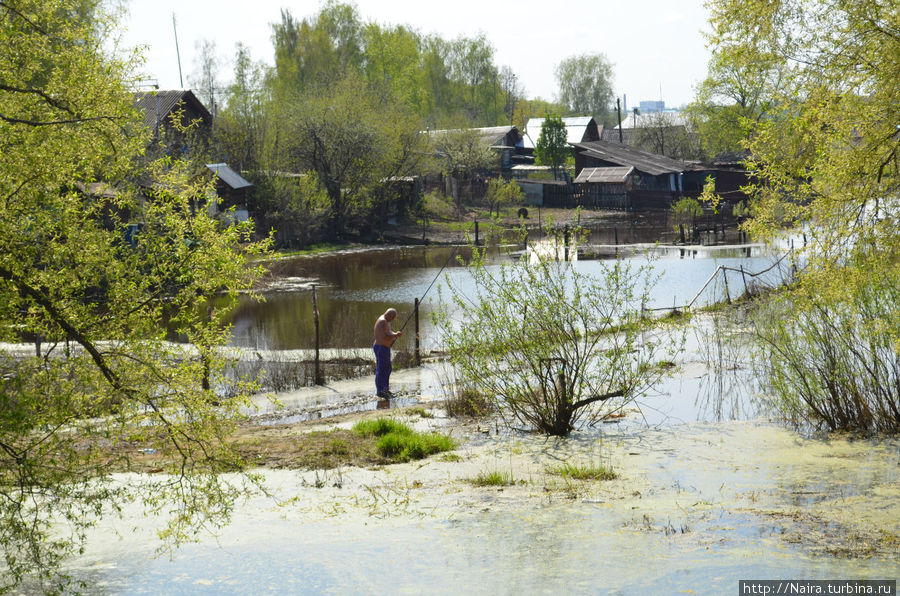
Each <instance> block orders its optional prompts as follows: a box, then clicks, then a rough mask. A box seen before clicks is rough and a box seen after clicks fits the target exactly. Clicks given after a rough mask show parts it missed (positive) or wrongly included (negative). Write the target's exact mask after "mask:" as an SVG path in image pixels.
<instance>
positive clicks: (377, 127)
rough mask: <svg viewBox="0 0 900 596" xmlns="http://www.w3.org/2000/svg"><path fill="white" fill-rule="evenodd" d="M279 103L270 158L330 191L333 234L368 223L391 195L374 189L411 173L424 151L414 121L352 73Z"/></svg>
mask: <svg viewBox="0 0 900 596" xmlns="http://www.w3.org/2000/svg"><path fill="white" fill-rule="evenodd" d="M280 109H281V110H282V114H283V116H282V117H281V118H280V120H282V121H283V122H284V124H283V126H282V131H283V133H284V137H282V138H280V141H279V143H278V144H277V145H275V146H273V147H272V156H273V162H275V163H279V164H281V165H280V166H279V167H278V169H279V170H287V171H294V172H296V171H306V170H311V171H313V172H315V173H316V177H317V179H318V185H319V187H320V188H321V189H322V190H324V192H325V193H326V195H327V197H328V207H327V228H328V232H329V236H330V237H331V238H341V237H343V236H344V235H345V234H346V233H347V231H348V230H349V229H351V228H353V229H357V230H358V229H360V227H361V226H364V225H365V222H367V221H370V220H371V217H372V215H373V213H374V212H377V211H378V208H379V207H380V204H379V200H380V201H382V202H383V201H386V200H388V199H389V198H390V195H389V194H382V193H380V192H379V190H380V189H382V188H383V187H384V186H385V185H388V184H391V183H392V181H393V180H394V179H395V178H396V177H399V176H405V175H407V174H409V173H412V172H414V171H415V170H416V168H417V164H418V163H419V160H421V159H422V156H423V155H424V151H423V150H422V149H423V148H422V147H421V146H420V144H421V142H422V140H421V139H420V137H419V136H418V135H417V132H418V130H419V123H418V121H417V120H416V119H415V118H414V117H413V116H412V115H410V114H408V113H407V112H406V111H405V110H404V109H403V108H402V107H401V106H399V105H397V104H395V103H391V102H390V101H388V99H387V98H383V97H378V96H376V95H375V94H373V93H371V92H370V91H369V90H367V88H366V87H365V85H364V84H363V83H362V82H361V81H360V80H359V79H358V78H357V77H356V76H348V77H347V78H346V79H343V80H341V81H338V82H337V83H335V84H334V85H333V86H331V87H328V88H325V89H315V90H314V91H311V92H308V93H304V94H302V95H297V96H294V97H293V98H292V99H291V100H290V101H286V102H285V103H284V104H282V105H281V107H280ZM383 110H389V111H390V113H391V117H390V118H385V117H384V112H383Z"/></svg>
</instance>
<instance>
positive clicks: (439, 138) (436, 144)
mask: <svg viewBox="0 0 900 596" xmlns="http://www.w3.org/2000/svg"><path fill="white" fill-rule="evenodd" d="M431 144H432V149H433V151H434V153H435V154H436V155H437V156H438V157H437V161H438V166H439V167H440V171H441V172H442V173H443V174H444V175H445V176H447V177H448V178H449V179H451V185H455V186H452V187H451V192H450V194H451V195H452V196H453V201H454V204H455V205H456V211H457V213H458V214H461V213H462V211H463V205H462V197H463V193H462V192H461V191H460V187H461V186H462V185H463V184H465V183H469V184H470V188H471V181H472V179H473V178H474V177H475V176H476V175H477V174H479V173H481V172H483V171H484V170H486V169H488V168H490V167H491V166H492V165H493V164H494V162H495V160H496V154H495V153H494V151H493V150H492V149H491V148H490V146H488V144H487V143H485V142H484V140H483V139H482V137H481V135H480V134H479V132H478V131H477V130H474V129H470V128H466V129H456V130H446V131H443V130H442V131H437V132H435V133H433V134H432V138H431ZM469 194H470V198H471V190H470V193H469Z"/></svg>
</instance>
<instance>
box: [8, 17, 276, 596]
mask: <svg viewBox="0 0 900 596" xmlns="http://www.w3.org/2000/svg"><path fill="white" fill-rule="evenodd" d="M103 6H105V4H104V3H101V2H99V1H96V2H93V1H84V2H80V3H77V4H76V5H75V8H73V3H72V2H68V1H64V0H58V1H54V0H3V1H2V2H0V47H3V51H2V52H0V321H2V322H3V323H2V325H0V341H4V342H16V341H21V338H22V337H23V336H36V337H39V338H42V340H43V341H44V342H45V343H44V345H45V346H47V347H46V349H44V350H42V351H41V353H40V356H37V357H21V356H10V355H9V354H4V357H3V360H2V362H0V366H2V369H3V373H2V376H0V544H2V548H3V555H4V571H3V575H2V588H5V589H9V588H11V587H13V586H15V585H17V584H18V583H19V582H20V581H21V580H22V579H23V578H25V577H28V576H32V575H36V576H37V578H38V579H39V580H40V581H41V582H43V587H44V589H46V590H48V591H53V590H55V589H57V588H59V587H60V585H61V584H64V582H65V578H64V577H63V575H62V574H61V572H60V565H61V563H62V562H63V560H64V558H65V557H66V556H67V555H70V554H72V553H77V552H79V549H80V547H81V545H82V543H83V540H84V538H85V532H86V529H87V528H88V527H90V526H91V525H92V524H93V523H94V521H95V520H96V519H97V518H98V517H99V516H101V515H108V514H111V512H115V511H117V510H118V508H119V507H120V506H121V505H122V504H123V503H124V502H125V501H127V500H129V499H137V500H139V501H140V502H142V503H143V504H144V505H145V508H146V511H147V512H148V513H157V514H160V515H161V519H162V520H163V523H164V524H166V525H165V528H164V529H162V530H161V531H160V535H161V537H163V538H164V540H165V543H166V544H168V545H173V544H178V543H180V542H182V541H183V540H186V539H189V538H190V537H191V536H194V535H195V534H196V533H197V532H199V531H200V530H201V529H202V528H203V527H208V526H216V525H218V524H221V523H223V522H225V521H227V519H228V515H229V513H230V511H231V504H232V502H233V500H234V499H235V498H236V497H237V496H238V495H239V494H241V493H242V492H243V491H244V489H245V487H242V486H241V485H240V483H229V484H225V483H220V482H219V480H218V475H219V473H221V472H224V471H229V472H232V471H238V470H241V469H242V467H243V464H242V462H241V459H240V457H238V455H237V454H236V453H235V451H234V449H233V448H232V447H231V446H230V444H229V443H228V441H227V440H226V437H227V435H228V433H229V432H230V430H231V429H232V428H233V426H234V424H235V423H236V421H238V420H239V419H240V417H241V413H240V410H241V408H244V407H246V406H248V405H249V403H248V398H247V393H246V388H244V390H240V388H238V390H237V391H236V393H237V397H236V398H234V399H229V400H227V401H226V402H222V403H219V404H218V405H216V403H217V396H216V394H215V393H214V391H213V390H212V389H203V384H204V383H203V381H204V380H205V379H208V378H209V377H210V376H211V377H212V380H213V387H215V386H216V385H220V386H221V384H222V383H224V382H225V381H224V379H223V374H222V373H223V368H222V367H223V362H222V361H221V358H219V357H218V356H217V353H218V352H217V351H216V349H215V347H216V346H217V345H219V344H221V343H222V342H223V341H224V339H225V333H226V330H225V329H223V328H222V326H221V325H220V323H221V316H222V313H216V314H214V315H213V317H212V320H209V317H207V316H206V313H205V309H203V308H201V305H202V304H204V302H205V301H206V300H208V299H210V298H211V297H213V296H215V295H219V294H220V293H222V292H224V293H225V294H226V295H227V296H230V297H232V299H234V297H236V294H237V292H238V291H240V290H242V289H245V288H247V287H249V284H250V283H251V282H252V281H253V279H254V277H255V276H256V275H258V274H259V271H258V270H256V269H254V268H252V267H249V266H248V265H247V259H248V256H249V255H248V252H250V253H252V252H257V251H258V250H259V249H260V248H261V247H259V246H254V245H242V243H243V242H244V241H246V234H247V232H248V229H247V227H246V226H233V227H223V226H222V225H221V224H220V223H219V222H218V221H217V220H215V219H213V218H211V217H209V216H208V215H207V214H206V213H207V212H206V210H200V211H199V212H198V213H197V214H196V215H192V209H191V207H192V201H194V202H195V201H196V200H198V199H199V198H201V197H202V198H205V197H209V196H211V193H212V189H211V188H208V187H206V186H202V185H197V184H192V183H191V182H190V180H191V179H192V177H193V175H194V174H195V173H196V172H194V171H193V170H191V169H190V165H189V164H181V163H179V162H176V161H171V160H165V161H162V162H155V163H153V164H151V165H150V167H149V168H148V169H146V170H138V169H136V165H135V164H136V159H137V158H138V157H139V156H140V154H141V153H142V152H143V150H144V146H145V143H146V142H147V141H148V140H149V136H148V134H147V133H146V131H143V130H142V128H141V127H142V125H141V120H140V118H139V117H138V115H137V114H136V113H135V111H134V109H133V108H132V105H131V94H130V92H129V88H128V85H127V82H128V78H127V77H128V76H129V75H128V73H131V72H135V71H136V68H135V66H136V65H135V64H134V63H133V62H130V61H128V60H123V59H122V58H120V57H119V56H120V54H117V53H114V52H110V51H109V50H108V47H109V46H108V45H107V40H108V39H109V36H110V34H112V33H113V32H114V31H115V28H116V20H115V18H114V15H110V14H109V13H106V12H104V11H103V10H102V7H103ZM136 180H139V181H141V182H142V183H144V184H147V183H148V181H152V183H150V184H149V186H147V187H145V188H148V189H152V190H146V191H145V192H147V193H149V195H150V196H149V197H147V200H142V198H141V197H140V196H139V195H138V192H137V191H138V189H137V188H136V187H135V184H134V181H136ZM98 189H99V191H98ZM212 196H214V195H212ZM194 204H195V203H194ZM138 222H139V223H141V224H142V230H141V231H140V232H139V233H137V234H136V235H133V236H131V237H130V240H131V242H129V237H128V236H127V235H126V233H125V224H128V223H138ZM132 242H133V244H132ZM167 321H168V322H169V324H170V325H171V327H172V328H173V329H174V330H175V331H177V332H179V333H182V334H184V335H185V336H187V338H188V339H189V340H190V341H191V342H192V343H193V344H194V346H195V349H194V350H191V349H189V348H173V347H171V346H170V344H168V343H166V342H165V341H164V339H165V337H166V322H167ZM198 356H199V358H198ZM131 447H142V448H148V449H156V450H158V452H159V453H160V454H161V455H162V456H163V457H164V458H165V460H166V462H167V463H166V465H165V471H166V472H168V473H169V474H166V475H159V476H152V477H148V476H144V477H141V478H140V480H139V481H138V482H136V483H134V484H130V485H128V486H123V485H122V484H121V483H116V482H113V481H112V478H111V475H110V474H111V472H112V471H114V470H121V471H127V470H129V469H130V468H131V457H132V455H131V454H133V453H134V451H133V449H131ZM248 478H249V477H248Z"/></svg>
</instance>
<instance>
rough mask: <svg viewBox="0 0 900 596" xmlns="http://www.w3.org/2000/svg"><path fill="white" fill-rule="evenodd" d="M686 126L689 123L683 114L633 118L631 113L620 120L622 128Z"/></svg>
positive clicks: (640, 115)
mask: <svg viewBox="0 0 900 596" xmlns="http://www.w3.org/2000/svg"><path fill="white" fill-rule="evenodd" d="M688 124H690V122H689V120H688V117H687V114H685V113H684V112H648V113H646V114H638V115H637V118H635V116H634V113H631V114H628V115H627V116H626V117H624V118H622V128H644V127H647V126H650V127H657V126H660V125H663V126H687V125H688Z"/></svg>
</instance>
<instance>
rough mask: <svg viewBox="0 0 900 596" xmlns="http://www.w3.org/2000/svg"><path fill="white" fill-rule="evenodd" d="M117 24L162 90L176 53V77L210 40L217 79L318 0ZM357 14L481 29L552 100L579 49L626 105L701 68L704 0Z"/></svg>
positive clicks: (509, 0)
mask: <svg viewBox="0 0 900 596" xmlns="http://www.w3.org/2000/svg"><path fill="white" fill-rule="evenodd" d="M127 6H128V15H127V17H126V19H125V21H124V23H123V25H124V29H123V31H122V41H123V42H124V43H125V45H126V46H137V45H142V46H145V49H144V57H145V60H146V62H145V67H144V70H145V73H144V74H145V76H146V78H151V79H156V80H157V81H158V83H159V87H160V89H177V88H179V87H180V86H181V85H180V83H179V74H178V59H177V54H176V51H175V36H174V33H173V28H172V14H173V13H174V14H175V19H176V22H177V28H178V46H179V50H180V53H181V68H182V73H183V79H184V86H185V87H190V84H189V80H190V79H191V77H192V75H193V74H194V73H196V72H197V70H198V68H197V58H198V54H199V51H198V49H197V45H196V44H197V42H198V41H200V40H204V39H208V40H212V41H215V43H216V49H217V51H218V54H219V56H220V57H221V58H222V61H223V64H222V67H221V71H220V72H221V76H222V79H223V82H227V80H228V79H229V78H230V76H231V71H232V58H233V56H234V47H235V44H236V43H237V42H238V41H241V42H243V43H244V44H245V45H246V46H248V47H249V48H250V51H251V55H252V57H253V59H254V60H257V61H263V62H266V63H269V64H272V62H273V54H274V51H273V46H272V40H271V35H272V29H271V24H272V23H275V22H277V21H280V19H281V16H280V14H281V12H280V11H281V9H282V8H288V9H289V10H290V11H291V13H292V14H293V16H294V17H295V18H297V19H302V18H304V17H307V16H312V15H314V14H316V13H317V12H318V10H319V8H320V6H321V3H320V1H319V0H290V1H289V0H217V1H216V2H212V1H210V0H130V2H128V3H127ZM356 6H357V8H358V9H359V13H360V15H361V17H362V19H363V20H364V21H377V22H378V23H380V24H382V25H387V24H390V25H400V24H402V25H408V26H412V27H413V28H415V29H417V30H418V31H419V32H420V33H424V34H429V33H436V34H438V35H440V36H441V37H443V38H445V39H453V38H456V37H458V36H460V35H465V36H468V37H473V36H475V35H477V34H478V33H479V32H483V33H484V34H485V36H486V37H487V39H488V41H490V43H491V44H492V45H493V46H494V49H495V54H494V62H495V64H496V65H497V66H498V67H500V66H503V65H509V66H510V67H511V68H512V69H513V72H515V73H516V75H517V77H518V80H519V83H520V84H521V86H522V87H524V90H525V95H526V96H527V97H529V98H534V97H537V96H540V97H542V98H544V99H548V100H551V99H554V98H555V96H556V95H557V85H556V79H555V76H554V68H555V66H556V64H558V63H559V62H560V61H561V60H563V59H565V58H568V57H570V56H575V55H580V54H595V53H603V54H604V55H605V56H606V57H607V58H608V59H609V60H610V62H612V64H613V73H614V84H613V90H614V93H615V94H616V95H617V96H619V97H622V96H623V95H624V96H625V101H626V103H627V106H628V107H629V108H630V107H633V106H636V105H637V104H638V102H640V101H641V100H659V99H662V100H663V101H665V103H666V107H678V106H681V105H684V104H687V103H688V102H690V101H691V100H692V98H693V94H694V87H695V86H696V85H697V84H698V83H699V82H700V81H701V80H702V79H703V78H704V77H705V75H706V67H707V63H708V61H709V52H708V50H707V49H706V47H705V42H704V39H703V36H702V34H701V30H705V29H706V27H707V24H706V21H707V16H708V12H707V10H706V8H705V7H704V6H703V0H677V1H675V0H630V2H622V1H621V0H619V1H616V2H612V1H609V0H557V1H556V2H553V1H550V2H548V1H547V0H540V1H538V0H449V1H441V2H433V1H431V0H359V1H357V2H356Z"/></svg>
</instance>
